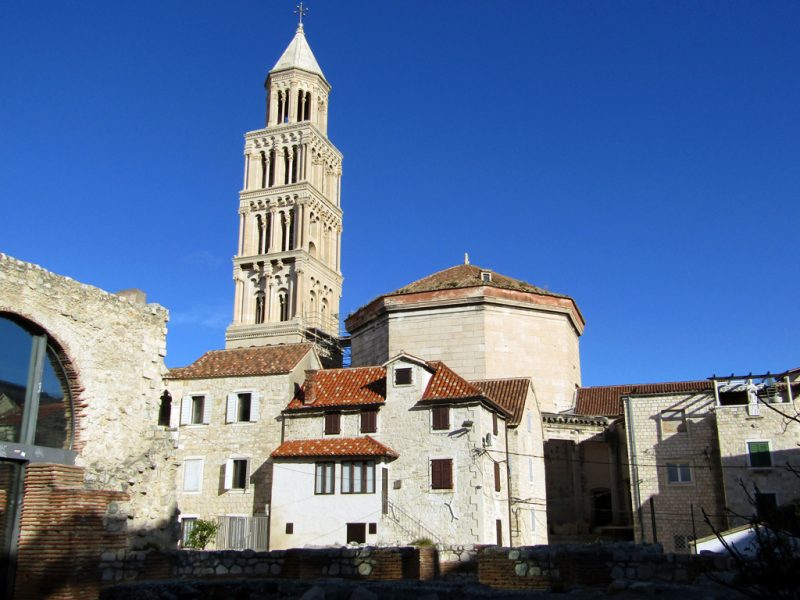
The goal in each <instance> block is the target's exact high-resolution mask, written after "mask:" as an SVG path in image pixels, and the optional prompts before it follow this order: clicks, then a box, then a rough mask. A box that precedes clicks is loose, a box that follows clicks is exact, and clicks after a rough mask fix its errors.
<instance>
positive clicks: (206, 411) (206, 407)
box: [203, 395, 212, 425]
mask: <svg viewBox="0 0 800 600" xmlns="http://www.w3.org/2000/svg"><path fill="white" fill-rule="evenodd" d="M211 402H212V400H211V396H208V395H206V396H205V397H204V398H203V424H205V425H208V424H209V423H210V422H211Z"/></svg>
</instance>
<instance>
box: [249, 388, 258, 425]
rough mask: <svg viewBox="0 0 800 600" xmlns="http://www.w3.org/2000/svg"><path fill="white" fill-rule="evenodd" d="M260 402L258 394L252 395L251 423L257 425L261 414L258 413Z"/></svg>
mask: <svg viewBox="0 0 800 600" xmlns="http://www.w3.org/2000/svg"><path fill="white" fill-rule="evenodd" d="M258 400H259V395H258V392H253V393H252V394H250V422H251V423H255V422H256V421H258V415H259V412H258V408H259V407H258Z"/></svg>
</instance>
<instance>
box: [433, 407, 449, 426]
mask: <svg viewBox="0 0 800 600" xmlns="http://www.w3.org/2000/svg"><path fill="white" fill-rule="evenodd" d="M431 422H432V427H433V429H434V430H435V431H441V430H449V429H450V407H449V406H434V407H433V408H432V409H431Z"/></svg>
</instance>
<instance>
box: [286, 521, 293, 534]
mask: <svg viewBox="0 0 800 600" xmlns="http://www.w3.org/2000/svg"><path fill="white" fill-rule="evenodd" d="M293 533H294V523H287V524H286V534H287V535H292V534H293Z"/></svg>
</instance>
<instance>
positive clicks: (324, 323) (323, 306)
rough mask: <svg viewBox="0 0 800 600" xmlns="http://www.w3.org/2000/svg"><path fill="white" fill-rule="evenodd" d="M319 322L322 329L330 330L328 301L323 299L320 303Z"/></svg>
mask: <svg viewBox="0 0 800 600" xmlns="http://www.w3.org/2000/svg"><path fill="white" fill-rule="evenodd" d="M319 320H320V326H321V328H322V329H325V330H327V329H328V299H327V298H323V299H322V301H321V302H320V303H319Z"/></svg>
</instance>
